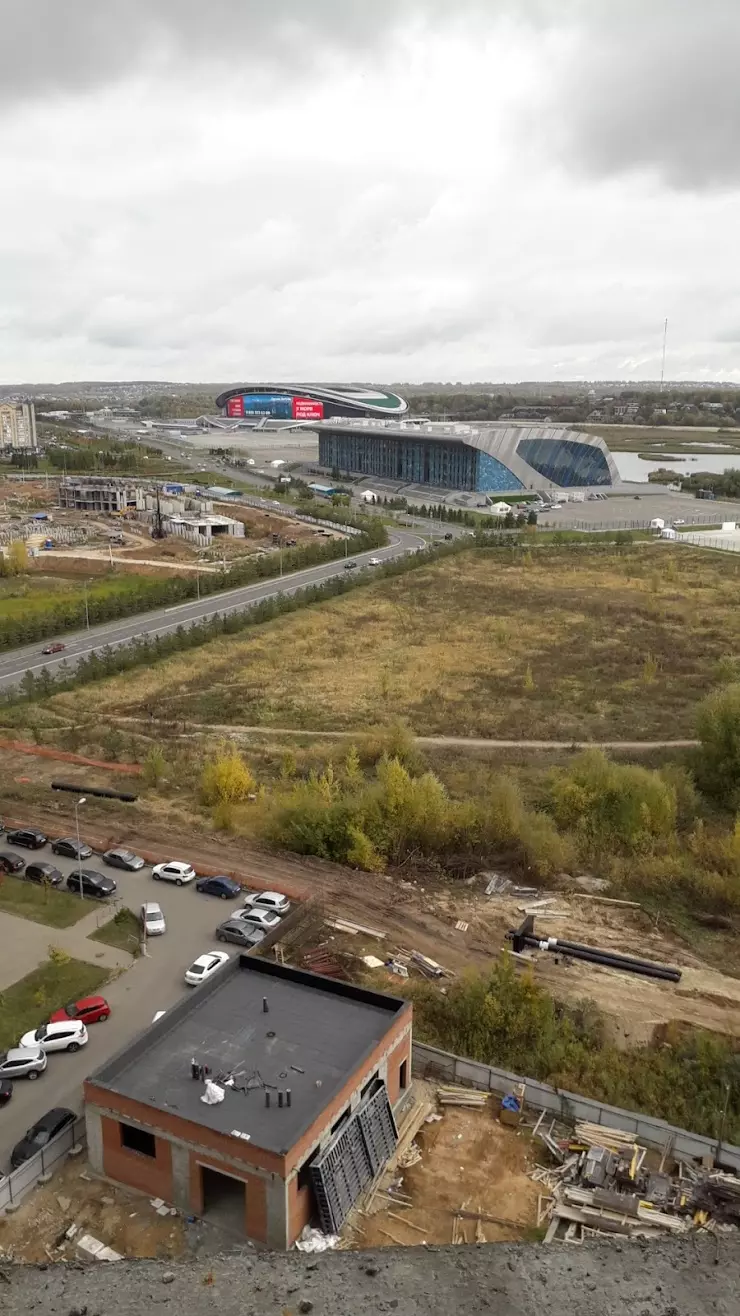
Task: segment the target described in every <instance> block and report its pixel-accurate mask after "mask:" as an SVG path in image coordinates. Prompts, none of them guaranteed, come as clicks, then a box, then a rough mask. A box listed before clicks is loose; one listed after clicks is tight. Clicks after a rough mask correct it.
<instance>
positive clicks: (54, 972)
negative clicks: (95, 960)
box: [0, 959, 109, 1105]
mask: <svg viewBox="0 0 740 1316" xmlns="http://www.w3.org/2000/svg"><path fill="white" fill-rule="evenodd" d="M108 977H109V974H108V971H107V970H106V969H101V968H100V967H99V966H98V965H96V964H86V963H83V961H82V960H72V959H70V960H67V961H66V963H64V964H54V963H53V962H52V961H51V960H48V961H47V963H46V964H42V965H40V967H39V968H38V969H34V971H33V973H29V974H28V975H27V976H26V977H25V978H21V980H20V982H16V983H14V984H13V986H12V987H8V988H6V990H5V991H4V992H2V994H0V1047H2V1048H4V1049H7V1048H8V1047H10V1046H16V1045H17V1043H18V1041H19V1040H20V1038H21V1037H22V1036H23V1034H24V1033H27V1032H28V1031H29V1029H31V1028H38V1026H39V1024H41V1023H43V1022H44V1020H45V1019H48V1018H49V1015H50V1014H51V1013H52V1011H53V1010H58V1009H60V1008H61V1006H63V1005H66V1003H67V1001H74V1000H77V999H78V998H79V997H81V996H89V995H90V994H91V993H92V992H97V991H99V990H100V988H101V987H102V986H103V983H104V982H106V981H107V979H108ZM44 1077H46V1076H44ZM43 1081H44V1080H43V1079H42V1082H43ZM49 1104H50V1105H51V1104H53V1092H51V1091H50V1095H49Z"/></svg>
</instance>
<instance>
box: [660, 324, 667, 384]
mask: <svg viewBox="0 0 740 1316" xmlns="http://www.w3.org/2000/svg"><path fill="white" fill-rule="evenodd" d="M667 340H668V317H667V316H666V321H665V324H664V325H663V364H662V365H661V368H660V391H661V393H662V392H663V385H664V383H665V349H666V342H667Z"/></svg>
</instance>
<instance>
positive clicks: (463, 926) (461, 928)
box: [455, 918, 470, 932]
mask: <svg viewBox="0 0 740 1316" xmlns="http://www.w3.org/2000/svg"><path fill="white" fill-rule="evenodd" d="M469 927H470V924H469V923H466V922H465V920H464V919H462V918H459V919H458V920H457V923H456V924H455V928H456V930H457V931H458V932H467V930H468V928H469Z"/></svg>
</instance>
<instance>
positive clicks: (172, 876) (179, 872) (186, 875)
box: [152, 859, 195, 886]
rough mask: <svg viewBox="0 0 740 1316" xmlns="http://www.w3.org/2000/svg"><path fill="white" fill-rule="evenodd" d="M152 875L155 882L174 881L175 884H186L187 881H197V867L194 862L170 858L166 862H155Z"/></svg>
mask: <svg viewBox="0 0 740 1316" xmlns="http://www.w3.org/2000/svg"><path fill="white" fill-rule="evenodd" d="M152 877H153V878H154V880H155V882H174V883H175V886H185V883H186V882H194V881H195V869H194V868H193V866H192V864H186V863H183V862H182V861H181V860H179V859H170V860H168V862H167V863H166V864H155V865H154V868H153V869H152Z"/></svg>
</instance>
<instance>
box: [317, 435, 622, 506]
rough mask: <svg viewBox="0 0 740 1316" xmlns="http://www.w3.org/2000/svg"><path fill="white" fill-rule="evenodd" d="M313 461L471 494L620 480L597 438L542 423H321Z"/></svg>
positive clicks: (606, 483)
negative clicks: (477, 424) (405, 424)
mask: <svg viewBox="0 0 740 1316" xmlns="http://www.w3.org/2000/svg"><path fill="white" fill-rule="evenodd" d="M317 429H318V434H319V465H320V466H324V467H326V468H327V469H329V470H332V471H336V470H338V471H339V472H340V473H341V474H347V475H369V476H375V477H376V478H378V479H386V480H394V481H400V482H402V483H404V484H416V485H429V486H431V487H434V488H439V489H460V490H469V491H473V492H476V493H517V492H519V491H521V490H531V489H552V488H555V489H577V488H589V487H593V486H596V487H598V486H602V487H603V486H611V485H613V484H616V483H618V482H619V472H618V471H617V468H616V465H615V463H614V459H613V458H612V456H611V453H610V452H609V449H608V448H607V446H606V444H605V443H604V441H603V439H599V438H596V437H594V436H593V435H591V434H581V433H579V432H578V431H576V430H568V429H556V428H554V427H548V426H531V427H527V426H515V425H511V426H496V425H487V426H485V427H481V428H480V429H474V428H472V427H469V426H466V425H429V424H424V425H422V426H416V427H412V425H411V424H408V426H404V427H401V426H397V427H391V426H386V427H383V428H380V427H377V426H371V425H369V424H365V425H362V424H359V425H357V424H356V425H346V426H344V425H336V424H332V425H319V426H317Z"/></svg>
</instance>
